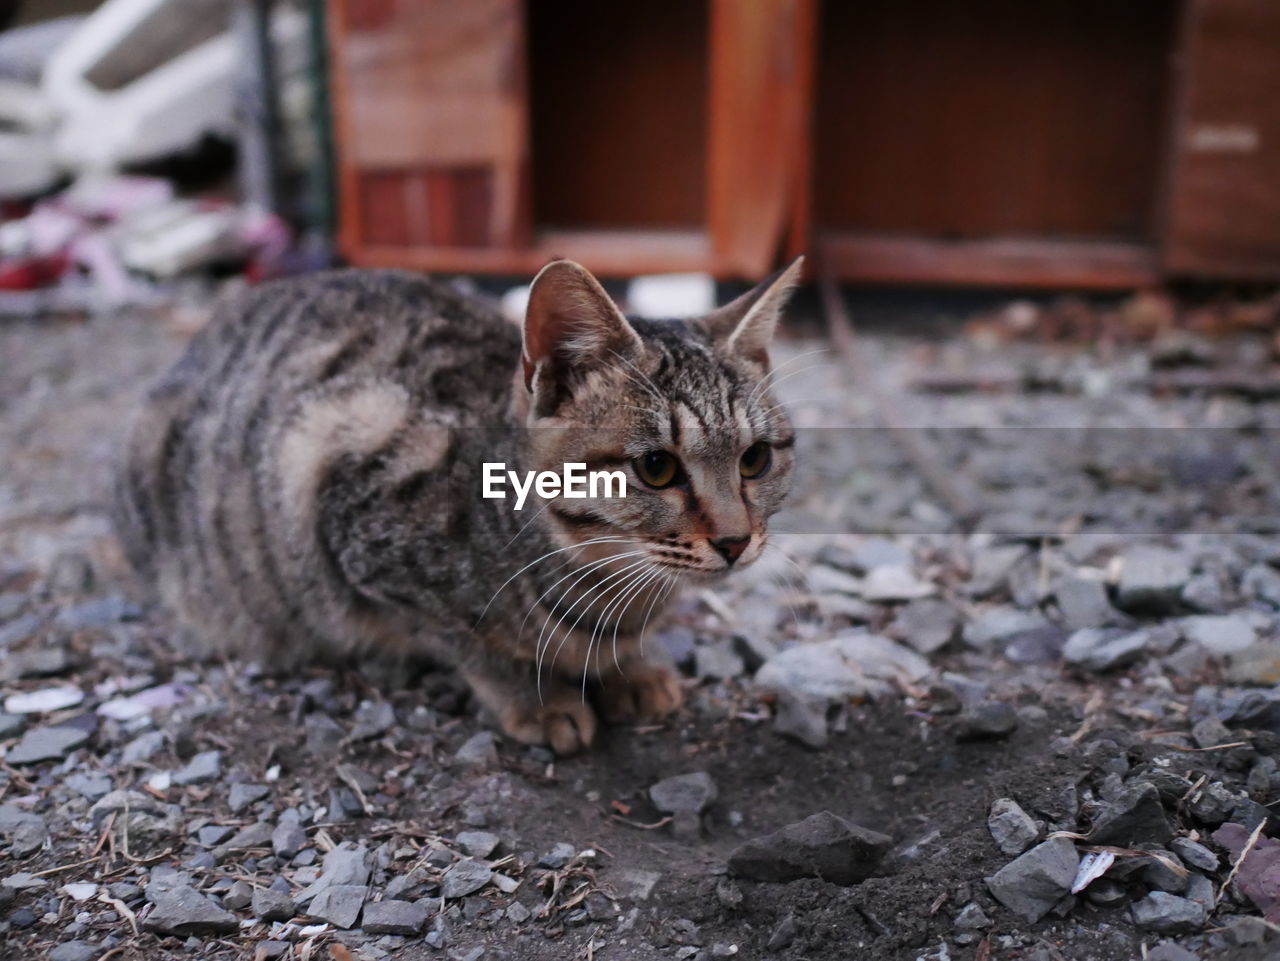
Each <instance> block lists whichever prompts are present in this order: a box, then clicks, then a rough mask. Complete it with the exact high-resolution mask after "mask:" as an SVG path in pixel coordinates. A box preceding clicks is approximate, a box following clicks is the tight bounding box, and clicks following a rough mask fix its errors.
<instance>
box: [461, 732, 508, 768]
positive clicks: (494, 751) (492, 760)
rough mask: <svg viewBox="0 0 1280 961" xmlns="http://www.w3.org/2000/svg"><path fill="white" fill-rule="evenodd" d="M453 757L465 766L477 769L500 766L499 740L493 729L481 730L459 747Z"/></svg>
mask: <svg viewBox="0 0 1280 961" xmlns="http://www.w3.org/2000/svg"><path fill="white" fill-rule="evenodd" d="M453 759H454V760H455V761H457V762H458V763H459V764H461V765H462V766H463V767H468V768H472V769H475V770H489V769H492V768H496V767H497V766H498V746H497V740H496V739H495V738H494V736H493V732H492V731H480V732H479V733H478V734H473V735H471V737H469V738H467V740H466V741H464V742H463V744H462V747H460V748H458V751H457V753H456V754H454V756H453Z"/></svg>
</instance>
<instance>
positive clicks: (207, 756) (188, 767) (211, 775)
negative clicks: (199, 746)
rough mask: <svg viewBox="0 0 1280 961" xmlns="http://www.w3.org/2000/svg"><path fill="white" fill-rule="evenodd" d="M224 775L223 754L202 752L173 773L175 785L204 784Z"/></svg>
mask: <svg viewBox="0 0 1280 961" xmlns="http://www.w3.org/2000/svg"><path fill="white" fill-rule="evenodd" d="M221 775H222V752H221V751H202V752H201V753H199V754H197V755H196V756H195V757H193V758H192V759H191V760H190V761H188V762H187V763H186V764H185V765H184V766H183V767H182V768H181V769H180V770H177V771H175V772H174V773H173V783H174V784H204V783H205V782H206V781H213V780H216V779H217V778H218V777H220V776H221Z"/></svg>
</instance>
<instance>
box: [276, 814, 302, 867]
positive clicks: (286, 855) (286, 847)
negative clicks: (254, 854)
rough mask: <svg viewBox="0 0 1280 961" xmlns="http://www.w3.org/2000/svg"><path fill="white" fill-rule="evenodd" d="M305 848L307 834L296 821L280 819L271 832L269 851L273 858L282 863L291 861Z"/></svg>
mask: <svg viewBox="0 0 1280 961" xmlns="http://www.w3.org/2000/svg"><path fill="white" fill-rule="evenodd" d="M306 846H307V832H306V831H305V830H303V828H302V825H301V824H299V823H298V822H297V821H296V820H285V819H284V818H281V819H280V822H279V823H278V824H277V825H276V828H275V830H274V831H272V832H271V850H272V851H273V852H274V853H275V856H276V857H278V858H280V859H281V860H284V861H292V860H293V858H294V856H295V855H296V854H297V853H298V852H299V851H301V850H302V849H303V848H304V847H306Z"/></svg>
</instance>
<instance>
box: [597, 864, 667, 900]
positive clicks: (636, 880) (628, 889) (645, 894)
mask: <svg viewBox="0 0 1280 961" xmlns="http://www.w3.org/2000/svg"><path fill="white" fill-rule="evenodd" d="M609 878H610V880H611V881H612V882H613V889H614V890H615V891H616V892H617V894H618V897H620V898H630V899H631V900H634V901H647V900H649V896H650V895H651V894H653V889H654V888H655V887H657V885H658V882H659V881H661V880H662V875H661V874H659V873H658V872H657V871H645V870H642V869H640V868H622V869H621V870H618V871H616V872H612V873H610V875H609Z"/></svg>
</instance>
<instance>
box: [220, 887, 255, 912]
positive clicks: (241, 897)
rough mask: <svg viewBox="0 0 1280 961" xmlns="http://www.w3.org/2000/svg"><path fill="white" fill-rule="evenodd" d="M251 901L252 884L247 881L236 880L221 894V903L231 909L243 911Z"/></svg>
mask: <svg viewBox="0 0 1280 961" xmlns="http://www.w3.org/2000/svg"><path fill="white" fill-rule="evenodd" d="M252 902H253V885H252V884H250V883H249V882H248V881H237V882H235V883H234V884H233V885H231V888H230V890H228V891H227V893H226V894H224V895H223V896H222V903H223V904H225V905H226V906H227V907H228V908H230V909H231V910H232V911H243V910H244V909H245V908H247V907H248V906H249V905H250V904H251V903H252Z"/></svg>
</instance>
